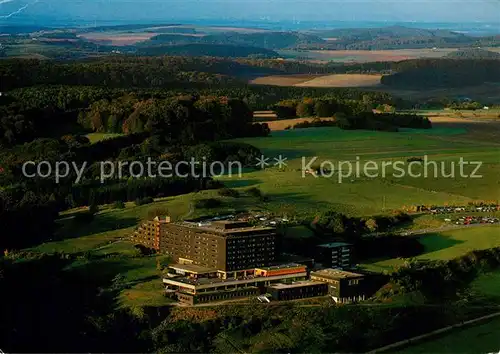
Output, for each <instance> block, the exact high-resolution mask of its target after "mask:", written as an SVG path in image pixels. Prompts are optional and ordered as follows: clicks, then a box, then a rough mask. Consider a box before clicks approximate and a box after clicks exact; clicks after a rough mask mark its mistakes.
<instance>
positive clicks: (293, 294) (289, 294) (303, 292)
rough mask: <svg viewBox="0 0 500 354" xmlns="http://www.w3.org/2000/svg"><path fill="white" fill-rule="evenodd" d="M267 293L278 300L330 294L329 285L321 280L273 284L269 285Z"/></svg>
mask: <svg viewBox="0 0 500 354" xmlns="http://www.w3.org/2000/svg"><path fill="white" fill-rule="evenodd" d="M267 293H268V294H270V295H271V298H272V299H273V300H276V301H283V300H296V299H306V298H310V297H316V296H325V295H327V294H328V285H327V284H326V283H324V282H319V281H312V280H306V281H298V282H294V283H291V284H282V283H279V284H273V285H271V286H268V287H267Z"/></svg>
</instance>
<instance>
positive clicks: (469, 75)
mask: <svg viewBox="0 0 500 354" xmlns="http://www.w3.org/2000/svg"><path fill="white" fill-rule="evenodd" d="M394 70H395V71H396V72H395V73H393V74H391V75H386V76H383V77H382V79H381V83H382V84H384V85H387V86H391V87H400V88H416V89H424V88H434V87H466V86H473V85H480V84H482V83H484V82H499V81H500V60H495V59H483V60H474V59H418V60H407V61H402V62H399V63H396V64H395V66H394Z"/></svg>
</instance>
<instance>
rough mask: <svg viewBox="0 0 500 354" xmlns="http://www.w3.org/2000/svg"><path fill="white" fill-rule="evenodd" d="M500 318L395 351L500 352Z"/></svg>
mask: <svg viewBox="0 0 500 354" xmlns="http://www.w3.org/2000/svg"><path fill="white" fill-rule="evenodd" d="M499 333H500V318H496V319H493V320H490V321H488V322H485V323H482V324H478V325H474V326H472V327H466V328H462V329H457V330H453V331H452V332H450V333H448V334H445V335H443V336H440V337H437V338H435V339H432V340H428V341H425V342H423V343H419V344H415V345H413V346H410V347H407V348H402V349H398V350H397V351H394V353H396V352H397V353H402V354H416V353H422V354H424V353H425V354H430V353H443V354H444V353H450V354H452V353H453V354H458V353H463V354H478V353H498V351H499V350H500V335H499Z"/></svg>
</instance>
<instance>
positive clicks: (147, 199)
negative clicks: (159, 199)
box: [135, 197, 154, 206]
mask: <svg viewBox="0 0 500 354" xmlns="http://www.w3.org/2000/svg"><path fill="white" fill-rule="evenodd" d="M153 202H154V199H153V198H151V197H145V198H137V199H136V200H135V205H137V206H141V205H146V204H151V203H153Z"/></svg>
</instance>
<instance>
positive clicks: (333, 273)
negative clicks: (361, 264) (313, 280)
mask: <svg viewBox="0 0 500 354" xmlns="http://www.w3.org/2000/svg"><path fill="white" fill-rule="evenodd" d="M311 276H318V277H324V278H329V279H336V280H338V279H348V278H360V277H364V275H363V274H358V273H353V272H347V271H345V270H339V269H332V268H329V269H322V270H318V271H316V272H311Z"/></svg>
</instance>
